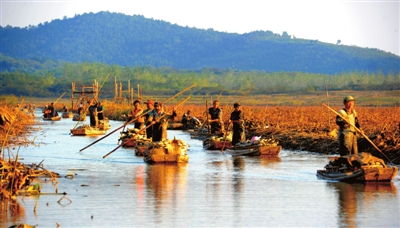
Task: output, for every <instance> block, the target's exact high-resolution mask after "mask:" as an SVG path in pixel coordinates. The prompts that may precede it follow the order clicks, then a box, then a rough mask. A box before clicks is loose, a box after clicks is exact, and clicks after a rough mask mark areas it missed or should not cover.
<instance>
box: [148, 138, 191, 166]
mask: <svg viewBox="0 0 400 228" xmlns="http://www.w3.org/2000/svg"><path fill="white" fill-rule="evenodd" d="M187 147H188V145H187V144H186V143H185V142H184V141H182V140H177V139H175V138H174V139H173V140H164V141H161V142H152V143H151V145H150V146H149V147H148V149H147V150H146V151H145V153H144V157H143V160H144V161H145V162H147V163H181V162H182V163H186V162H188V161H189V156H188V155H187V154H186V151H187Z"/></svg>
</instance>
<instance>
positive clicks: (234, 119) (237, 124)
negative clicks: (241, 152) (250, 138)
mask: <svg viewBox="0 0 400 228" xmlns="http://www.w3.org/2000/svg"><path fill="white" fill-rule="evenodd" d="M233 107H234V109H235V110H233V112H232V113H231V118H230V119H229V124H230V123H233V135H232V146H234V145H236V143H238V142H242V141H244V140H245V139H246V137H245V132H244V113H243V111H242V110H240V104H239V103H238V102H236V103H235V104H233Z"/></svg>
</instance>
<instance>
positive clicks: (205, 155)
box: [0, 113, 400, 227]
mask: <svg viewBox="0 0 400 228" xmlns="http://www.w3.org/2000/svg"><path fill="white" fill-rule="evenodd" d="M40 114H41V113H36V115H37V116H40ZM87 122H88V120H87ZM87 122H85V123H87ZM39 124H40V125H39V127H40V129H39V130H38V131H37V132H36V133H35V134H34V135H33V136H32V138H33V137H36V139H35V142H36V143H37V144H38V145H39V146H37V147H27V148H20V150H19V152H18V153H19V158H20V161H21V162H23V163H25V164H31V163H36V164H38V163H40V162H41V161H42V160H44V161H43V164H44V167H45V168H46V169H48V170H50V171H53V172H57V173H59V174H60V175H62V176H63V177H62V178H58V181H59V183H58V184H57V185H52V184H51V183H50V182H49V181H47V180H46V179H44V178H42V179H40V183H41V186H42V193H51V194H43V195H40V196H25V197H22V196H18V197H17V201H18V203H17V204H16V205H13V210H5V211H4V210H3V211H2V212H0V213H2V215H1V216H0V218H6V219H5V221H4V220H2V221H1V222H0V226H1V227H8V226H11V225H13V224H21V223H26V224H30V225H38V227H56V226H57V225H59V226H60V227H155V226H160V227H400V219H399V217H400V206H399V205H400V200H399V189H400V177H399V175H397V176H396V177H395V179H394V180H393V182H392V183H386V184H375V183H373V184H367V185H364V184H346V183H337V182H328V181H325V180H320V179H318V178H317V177H316V171H317V169H322V168H323V167H324V166H325V164H326V163H327V162H328V157H327V156H326V155H320V154H314V153H307V152H296V151H288V150H282V152H281V153H280V155H279V157H274V158H268V157H265V158H260V157H232V156H230V155H227V154H224V153H221V152H219V151H207V150H204V149H203V147H202V141H200V140H195V139H191V138H190V135H189V134H188V133H185V132H182V131H179V130H174V131H168V138H170V139H171V138H173V137H176V138H177V139H182V140H184V141H185V142H186V143H187V144H189V145H190V148H189V150H188V155H189V163H187V164H169V165H168V164H156V165H149V164H147V163H145V162H144V161H143V157H138V156H135V155H134V151H133V149H131V148H120V149H118V150H116V151H115V152H114V153H112V154H110V155H109V156H108V157H106V158H103V156H104V155H105V154H107V153H108V152H110V151H112V150H113V149H114V148H116V147H117V146H118V137H119V131H117V132H115V133H114V134H112V135H110V136H109V137H106V138H104V139H103V140H101V141H99V142H98V143H96V144H94V145H93V146H91V147H89V148H87V149H85V150H83V151H82V152H80V151H79V150H80V149H82V148H84V147H85V146H87V145H89V144H90V143H92V142H94V141H95V140H97V139H99V138H100V137H101V136H97V137H93V136H91V137H89V136H72V135H70V134H69V132H70V129H72V128H74V126H75V125H76V124H77V122H75V121H72V120H71V119H62V120H61V121H56V122H48V121H39ZM80 124H82V123H80ZM110 124H111V126H112V129H111V130H109V132H111V131H112V130H113V129H116V128H117V127H120V126H122V124H123V123H122V122H116V121H110ZM17 150H18V148H16V149H15V150H13V152H14V153H16V152H17ZM71 173H72V174H73V176H74V178H64V176H67V174H71ZM56 191H57V192H58V193H63V192H65V193H67V195H65V197H64V196H63V195H61V194H54V193H55V192H56ZM63 197H64V198H63ZM16 211H18V213H17V212H16Z"/></svg>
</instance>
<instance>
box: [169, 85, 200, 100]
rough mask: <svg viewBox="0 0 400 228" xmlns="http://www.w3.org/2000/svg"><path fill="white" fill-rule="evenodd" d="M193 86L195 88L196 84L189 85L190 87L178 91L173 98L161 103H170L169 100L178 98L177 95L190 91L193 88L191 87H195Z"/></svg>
mask: <svg viewBox="0 0 400 228" xmlns="http://www.w3.org/2000/svg"><path fill="white" fill-rule="evenodd" d="M195 86H196V84H193V85H191V86H189V87H187V88H186V89H184V90H182V91H180V92H179V93H177V94H175V95H174V96H172V97H170V98H168V99H167V100H166V101H164V102H163V103H167V102H168V101H170V100H172V99H174V98H175V97H176V96H178V95H180V94H182V93H184V92H186V91H188V90H189V89H191V88H193V87H195Z"/></svg>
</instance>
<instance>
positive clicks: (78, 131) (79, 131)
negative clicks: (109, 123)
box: [71, 124, 107, 135]
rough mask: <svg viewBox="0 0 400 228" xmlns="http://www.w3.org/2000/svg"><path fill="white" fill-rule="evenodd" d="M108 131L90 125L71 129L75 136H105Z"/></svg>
mask: <svg viewBox="0 0 400 228" xmlns="http://www.w3.org/2000/svg"><path fill="white" fill-rule="evenodd" d="M106 132H107V130H104V129H100V128H97V127H91V126H89V125H86V124H84V125H82V126H79V127H77V128H75V129H71V133H72V134H73V135H105V134H106Z"/></svg>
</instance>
